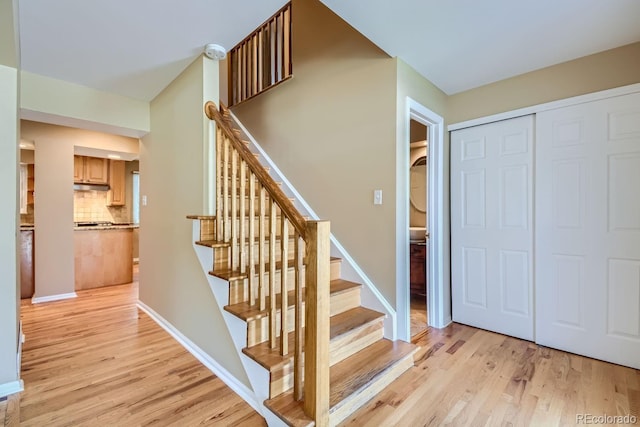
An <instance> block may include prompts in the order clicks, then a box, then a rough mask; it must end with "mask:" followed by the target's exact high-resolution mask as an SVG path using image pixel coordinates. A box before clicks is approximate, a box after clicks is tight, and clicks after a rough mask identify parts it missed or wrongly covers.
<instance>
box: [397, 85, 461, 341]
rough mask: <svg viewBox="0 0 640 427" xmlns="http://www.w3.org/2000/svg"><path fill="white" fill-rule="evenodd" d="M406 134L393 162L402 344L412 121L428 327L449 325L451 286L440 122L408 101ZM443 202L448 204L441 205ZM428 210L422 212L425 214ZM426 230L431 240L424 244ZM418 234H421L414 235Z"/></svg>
mask: <svg viewBox="0 0 640 427" xmlns="http://www.w3.org/2000/svg"><path fill="white" fill-rule="evenodd" d="M405 105H406V110H405V117H406V122H405V129H406V131H405V134H404V138H399V139H398V140H397V156H396V170H397V176H396V187H397V194H398V197H397V199H396V211H397V212H398V216H397V221H396V233H397V236H399V238H398V239H397V241H396V265H397V269H396V271H397V276H396V277H397V281H396V305H397V330H396V337H397V338H398V339H401V340H405V341H410V340H411V296H410V287H409V286H408V284H409V283H410V271H411V269H410V262H411V256H410V240H411V235H410V233H411V229H410V203H411V202H410V170H411V166H412V165H413V163H410V142H411V141H410V138H409V137H410V135H409V134H410V131H409V129H410V126H411V121H415V122H417V123H419V124H421V125H422V126H424V128H425V129H426V138H425V139H426V140H427V141H428V143H427V144H426V145H425V151H426V155H425V157H426V158H425V166H426V174H425V181H426V182H425V183H424V189H425V194H424V197H425V202H426V207H428V211H429V215H428V216H426V218H425V223H426V227H424V235H425V239H424V254H425V255H424V257H425V261H426V262H425V264H424V268H425V273H424V277H425V284H426V285H427V286H426V294H427V295H426V298H425V299H424V300H425V305H426V317H427V325H428V326H430V327H435V328H443V327H445V326H447V325H448V324H449V323H451V287H450V284H449V263H450V260H449V258H450V257H449V253H448V235H449V233H448V229H447V228H446V227H448V221H447V220H446V218H445V213H447V212H445V211H446V206H447V204H448V199H447V197H445V196H446V193H445V190H448V188H447V185H446V184H447V182H445V181H446V180H445V174H446V173H447V170H446V168H445V162H444V159H445V154H446V153H445V148H446V147H445V145H444V119H443V118H442V117H441V116H440V115H438V114H436V113H434V112H433V111H431V110H430V109H428V108H427V107H425V106H423V105H422V104H420V103H418V102H416V101H415V100H413V99H411V98H409V97H407V98H406V104H405ZM445 199H447V200H446V202H445ZM425 210H426V209H425ZM427 230H428V233H429V238H428V239H426V232H427ZM415 232H417V233H420V232H421V231H415Z"/></svg>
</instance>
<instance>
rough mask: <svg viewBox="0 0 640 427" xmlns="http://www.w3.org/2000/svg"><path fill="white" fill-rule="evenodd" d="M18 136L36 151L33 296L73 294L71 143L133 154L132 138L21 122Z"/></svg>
mask: <svg viewBox="0 0 640 427" xmlns="http://www.w3.org/2000/svg"><path fill="white" fill-rule="evenodd" d="M20 127H21V138H23V139H25V140H28V141H33V142H34V144H35V146H36V149H35V164H36V167H35V197H34V199H35V204H34V213H35V215H34V223H35V226H36V238H35V253H36V254H37V255H36V257H35V281H36V285H35V296H36V297H47V296H53V295H59V294H66V293H70V292H74V258H73V221H74V211H73V207H74V194H73V153H74V147H76V146H77V147H89V148H100V149H103V150H111V151H119V152H125V153H137V152H138V146H139V142H138V139H136V138H128V137H123V136H117V135H110V134H105V133H102V132H94V131H88V130H83V129H75V128H69V127H65V126H55V125H50V124H45V123H37V122H32V121H28V120H22V121H21V125H20Z"/></svg>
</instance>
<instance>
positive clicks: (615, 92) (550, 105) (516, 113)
mask: <svg viewBox="0 0 640 427" xmlns="http://www.w3.org/2000/svg"><path fill="white" fill-rule="evenodd" d="M635 92H640V83H635V84H632V85H628V86H621V87H617V88H614V89H607V90H602V91H600V92H593V93H588V94H586V95H579V96H573V97H571V98H565V99H560V100H557V101H551V102H546V103H544V104H538V105H532V106H531V107H525V108H519V109H517V110H511V111H505V112H504V113H498V114H492V115H490V116H485V117H479V118H477V119H472V120H467V121H464V122H459V123H453V124H450V125H449V126H447V130H448V131H454V130H458V129H464V128H468V127H471V126H478V125H484V124H487V123H491V122H497V121H500V120H506V119H512V118H514V117H520V116H526V115H529V114H535V113H540V112H542V111H548V110H553V109H556V108H562V107H568V106H570V105H577V104H583V103H585V102H591V101H598V100H600V99H605V98H612V97H614V96H622V95H628V94H630V93H635Z"/></svg>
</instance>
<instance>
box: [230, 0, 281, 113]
mask: <svg viewBox="0 0 640 427" xmlns="http://www.w3.org/2000/svg"><path fill="white" fill-rule="evenodd" d="M227 61H228V64H229V67H228V69H229V105H236V104H239V103H240V102H243V101H245V100H247V99H249V98H253V97H254V96H256V95H258V94H260V93H262V92H264V91H266V90H267V89H270V88H272V87H274V86H276V85H278V84H280V83H281V82H283V81H285V80H287V79H289V78H290V77H291V75H292V72H293V67H292V62H291V2H289V3H288V4H286V5H285V6H284V7H283V8H282V9H280V10H279V11H277V12H276V13H275V14H274V15H273V16H272V17H271V18H269V19H267V20H266V21H265V22H264V23H263V24H262V25H261V26H260V27H258V29H256V30H255V31H254V32H252V33H251V34H249V35H248V36H247V37H246V38H245V39H244V40H242V41H241V42H240V43H238V44H237V45H236V46H235V47H234V48H233V49H231V50H230V51H229V55H228V60H227Z"/></svg>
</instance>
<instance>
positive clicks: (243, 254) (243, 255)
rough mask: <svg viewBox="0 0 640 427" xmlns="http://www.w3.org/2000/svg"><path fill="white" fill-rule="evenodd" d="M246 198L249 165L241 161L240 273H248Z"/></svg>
mask: <svg viewBox="0 0 640 427" xmlns="http://www.w3.org/2000/svg"><path fill="white" fill-rule="evenodd" d="M246 198H247V164H246V163H245V161H244V160H242V159H240V209H239V215H238V226H239V227H240V230H239V233H238V239H239V252H240V254H239V255H240V256H239V267H240V272H241V273H245V272H246V271H247V251H246V246H245V245H246V240H247V228H246V225H245V223H244V220H245V218H246V212H245V209H246Z"/></svg>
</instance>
